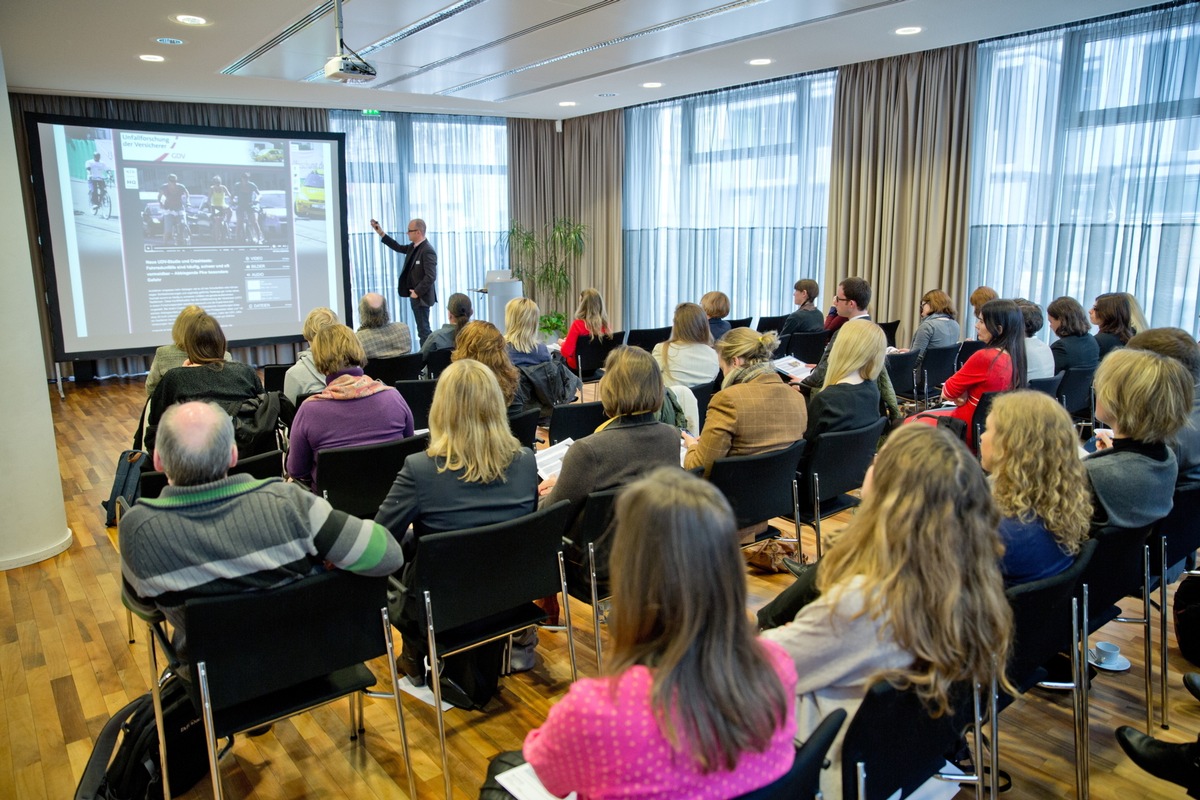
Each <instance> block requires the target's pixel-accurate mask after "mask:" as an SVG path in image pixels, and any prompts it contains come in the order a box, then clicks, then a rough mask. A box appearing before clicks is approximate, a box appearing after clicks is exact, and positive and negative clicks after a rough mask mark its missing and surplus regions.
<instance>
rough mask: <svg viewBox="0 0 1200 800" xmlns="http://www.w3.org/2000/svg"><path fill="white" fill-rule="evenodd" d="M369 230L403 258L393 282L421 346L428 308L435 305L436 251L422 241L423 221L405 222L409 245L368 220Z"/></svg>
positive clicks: (377, 223)
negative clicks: (407, 308) (404, 300)
mask: <svg viewBox="0 0 1200 800" xmlns="http://www.w3.org/2000/svg"><path fill="white" fill-rule="evenodd" d="M371 230H373V231H375V232H376V233H377V234H379V238H380V239H381V240H383V243H384V244H385V245H387V246H388V247H390V248H392V249H393V250H395V251H396V252H397V253H402V254H403V255H404V267H403V268H402V269H401V270H400V278H399V280H398V281H397V282H396V291H397V293H399V295H400V296H401V297H404V298H408V303H409V305H410V306H411V307H412V312H413V319H415V320H416V321H417V336H419V337H420V339H421V344H425V340H426V339H428V338H429V333H430V330H429V308H430V307H431V306H433V305H434V304H435V303H437V287H436V284H437V252H435V251H434V249H433V245H432V244H430V243H429V240H428V239H426V238H425V220H423V219H412V220H409V221H408V242H409V243H408V244H400V243H399V242H397V241H396V240H395V239H393V238H392V237H391V236H388V235H387V231H385V230H384V229H383V227H382V226H381V225H380V224H379V222H378V221H376V220H371Z"/></svg>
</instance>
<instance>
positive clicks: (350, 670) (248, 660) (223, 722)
mask: <svg viewBox="0 0 1200 800" xmlns="http://www.w3.org/2000/svg"><path fill="white" fill-rule="evenodd" d="M122 599H123V600H124V601H125V603H126V606H127V607H129V608H131V609H133V610H134V612H135V613H137V614H138V615H139V616H141V617H142V618H143V619H144V620H145V621H146V623H147V625H148V626H149V631H150V633H151V638H152V639H153V640H154V641H155V642H157V643H158V644H159V645H160V646H163V647H164V649H165V650H166V651H167V652H168V654H169V655H168V658H169V659H171V660H172V663H177V661H178V658H177V656H175V654H174V653H173V651H171V650H170V644H169V641H168V639H167V634H166V632H165V631H164V630H163V629H162V617H161V615H160V614H158V612H157V611H156V610H154V609H152V608H151V609H147V608H146V607H145V606H142V605H141V604H139V603H138V602H137V601H136V600H135V599H134V598H131V597H129V596H128V594H127V593H123V597H122ZM184 616H185V620H186V623H185V624H186V627H187V644H188V648H187V659H188V666H189V668H190V676H191V685H190V687H189V688H190V689H191V691H192V693H193V700H195V701H196V707H197V708H198V709H202V710H203V713H202V714H201V719H202V720H203V724H204V733H205V738H206V741H207V745H208V761H209V770H210V773H211V776H212V783H213V795H214V797H215V798H216V800H221V798H222V797H223V796H224V795H223V791H222V786H221V774H220V764H219V758H220V755H221V754H218V752H217V740H218V739H223V738H228V739H230V744H229V745H227V747H226V749H228V747H230V746H232V737H233V735H234V734H237V733H240V732H242V731H246V730H250V729H252V728H256V727H260V726H262V725H266V724H268V723H272V722H275V721H277V720H281V719H285V718H287V717H291V716H294V715H296V714H301V713H304V712H306V711H309V710H311V709H314V708H317V707H318V706H321V705H325V704H326V703H330V702H332V701H334V700H338V699H340V698H343V697H349V698H350V725H349V735H350V738H351V739H356V738H357V734H358V733H359V732H360V731H362V730H363V729H364V728H363V722H364V721H363V709H362V698H361V694H360V693H361V692H363V691H364V690H366V689H367V688H368V687H371V686H373V685H374V684H375V683H376V680H375V676H374V675H373V674H372V672H371V670H370V669H369V668H368V667H367V665H366V663H364V662H367V661H371V660H373V659H376V658H379V657H380V656H386V657H387V658H386V661H385V663H386V669H387V670H388V673H389V676H390V678H391V681H392V687H393V690H394V687H396V686H397V685H398V684H399V678H398V676H397V674H396V661H395V649H394V647H393V644H392V632H391V623H390V621H389V619H388V613H387V579H386V578H385V577H379V578H365V577H361V576H357V575H351V574H350V573H347V572H341V571H337V570H334V571H330V572H325V573H321V574H319V575H315V576H312V577H309V578H303V579H301V580H298V581H295V582H293V583H290V584H287V585H286V586H282V587H280V588H277V589H268V590H264V591H259V592H238V593H236V594H229V595H222V596H219V597H209V598H201V599H195V600H189V601H187V602H186V603H185V604H184ZM147 649H148V650H149V652H150V674H151V675H152V676H154V677H155V678H156V677H157V676H158V664H157V658H156V655H155V651H156V648H155V646H154V643H153V642H152V643H151V645H150V646H149V648H147ZM151 692H152V693H153V695H154V699H155V703H154V705H155V715H156V719H157V722H158V729H159V748H160V751H162V750H164V738H163V734H162V730H163V726H162V716H161V715H162V709H161V702H160V701H159V696H158V692H159V688H158V681H157V680H152V681H151ZM392 700H393V704H394V709H395V713H396V722H397V725H398V726H399V728H400V742H401V749H402V751H403V754H404V762H405V765H406V767H407V769H408V788H409V793H410V795H411V796H413V797H415V796H416V794H415V792H416V781H415V780H414V776H413V772H412V764H411V758H410V757H409V750H408V734H407V731H406V730H405V725H404V716H403V712H402V710H401V708H400V699H399V694H397V693H395V692H393V695H392ZM162 770H163V789H164V795H165V796H167V797H170V796H171V792H170V790H169V788H168V787H169V774H168V765H167V764H166V763H165V762H164V763H163V764H162Z"/></svg>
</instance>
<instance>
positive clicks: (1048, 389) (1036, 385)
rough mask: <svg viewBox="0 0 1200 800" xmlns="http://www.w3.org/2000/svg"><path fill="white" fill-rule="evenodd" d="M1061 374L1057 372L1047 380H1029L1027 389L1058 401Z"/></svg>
mask: <svg viewBox="0 0 1200 800" xmlns="http://www.w3.org/2000/svg"><path fill="white" fill-rule="evenodd" d="M1062 376H1063V374H1062V373H1061V372H1059V373H1058V374H1056V375H1052V376H1051V377H1049V378H1030V379H1029V388H1030V389H1033V390H1034V391H1035V392H1042V393H1043V394H1048V395H1050V396H1051V397H1053V398H1055V399H1058V387H1059V386H1060V385H1061V384H1062Z"/></svg>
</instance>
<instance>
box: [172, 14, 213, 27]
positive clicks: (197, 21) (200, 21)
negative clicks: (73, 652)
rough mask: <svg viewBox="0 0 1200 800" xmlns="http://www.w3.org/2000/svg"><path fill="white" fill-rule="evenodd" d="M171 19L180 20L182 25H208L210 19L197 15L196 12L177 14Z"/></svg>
mask: <svg viewBox="0 0 1200 800" xmlns="http://www.w3.org/2000/svg"><path fill="white" fill-rule="evenodd" d="M171 19H173V20H175V21H176V22H178V23H179V24H180V25H207V24H208V20H206V19H205V18H204V17H197V16H196V15H194V14H176V15H175V16H173V17H171Z"/></svg>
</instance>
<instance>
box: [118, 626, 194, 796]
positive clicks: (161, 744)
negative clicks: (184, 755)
mask: <svg viewBox="0 0 1200 800" xmlns="http://www.w3.org/2000/svg"><path fill="white" fill-rule="evenodd" d="M127 613H129V612H127ZM130 619H131V620H132V614H131V615H130ZM132 640H133V639H132V636H131V637H130V641H132ZM146 651H147V652H148V653H149V656H150V698H151V699H152V700H153V701H154V719H155V722H156V727H157V728H158V752H160V753H165V752H167V732H166V730H165V728H164V726H163V707H162V683H161V682H160V681H159V675H158V654H157V644H156V643H155V641H154V623H152V622H151V623H147V624H146ZM210 756H211V751H210ZM159 761H160V762H161V765H162V766H161V767H160V768H161V769H162V785H163V800H169V798H170V797H171V777H170V775H168V774H167V759H165V758H160V759H159ZM212 763H213V770H214V772H213V774H214V775H216V771H215V770H216V765H215V762H212Z"/></svg>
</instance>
